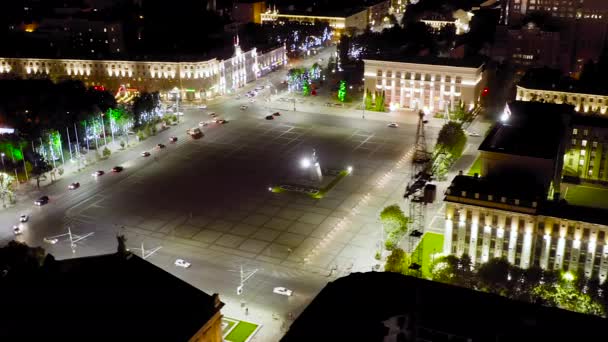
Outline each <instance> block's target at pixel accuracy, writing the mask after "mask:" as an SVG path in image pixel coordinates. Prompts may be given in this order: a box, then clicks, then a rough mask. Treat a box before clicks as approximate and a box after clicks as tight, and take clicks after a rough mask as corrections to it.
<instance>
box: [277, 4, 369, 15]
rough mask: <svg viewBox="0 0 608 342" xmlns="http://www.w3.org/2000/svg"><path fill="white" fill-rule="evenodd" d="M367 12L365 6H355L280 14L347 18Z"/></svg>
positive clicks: (283, 12)
mask: <svg viewBox="0 0 608 342" xmlns="http://www.w3.org/2000/svg"><path fill="white" fill-rule="evenodd" d="M365 10H367V8H366V7H364V6H354V7H345V8H339V9H338V8H311V9H310V11H309V10H308V9H298V8H295V9H293V10H287V9H285V10H279V13H280V14H294V15H310V16H318V17H337V18H345V17H350V16H351V15H353V14H356V13H360V12H363V11H365Z"/></svg>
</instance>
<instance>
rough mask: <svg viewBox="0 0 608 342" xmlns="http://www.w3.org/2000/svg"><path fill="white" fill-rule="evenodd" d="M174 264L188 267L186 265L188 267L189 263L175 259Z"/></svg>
mask: <svg viewBox="0 0 608 342" xmlns="http://www.w3.org/2000/svg"><path fill="white" fill-rule="evenodd" d="M175 266H177V267H183V268H188V267H190V263H189V262H187V261H186V260H184V259H177V260H175Z"/></svg>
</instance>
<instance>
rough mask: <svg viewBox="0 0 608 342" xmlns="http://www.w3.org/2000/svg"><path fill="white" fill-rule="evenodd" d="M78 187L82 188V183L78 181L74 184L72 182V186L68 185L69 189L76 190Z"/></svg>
mask: <svg viewBox="0 0 608 342" xmlns="http://www.w3.org/2000/svg"><path fill="white" fill-rule="evenodd" d="M78 188H80V183H78V182H75V183H72V184H70V186H68V189H69V190H75V189H78Z"/></svg>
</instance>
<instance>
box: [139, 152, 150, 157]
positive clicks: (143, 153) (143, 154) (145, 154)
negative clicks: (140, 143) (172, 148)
mask: <svg viewBox="0 0 608 342" xmlns="http://www.w3.org/2000/svg"><path fill="white" fill-rule="evenodd" d="M141 156H142V157H149V156H150V152H148V151H144V152H142V153H141Z"/></svg>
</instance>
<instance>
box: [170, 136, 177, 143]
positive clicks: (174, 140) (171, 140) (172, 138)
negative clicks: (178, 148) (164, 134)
mask: <svg viewBox="0 0 608 342" xmlns="http://www.w3.org/2000/svg"><path fill="white" fill-rule="evenodd" d="M169 142H171V143H174V142H177V137H171V138H169Z"/></svg>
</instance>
